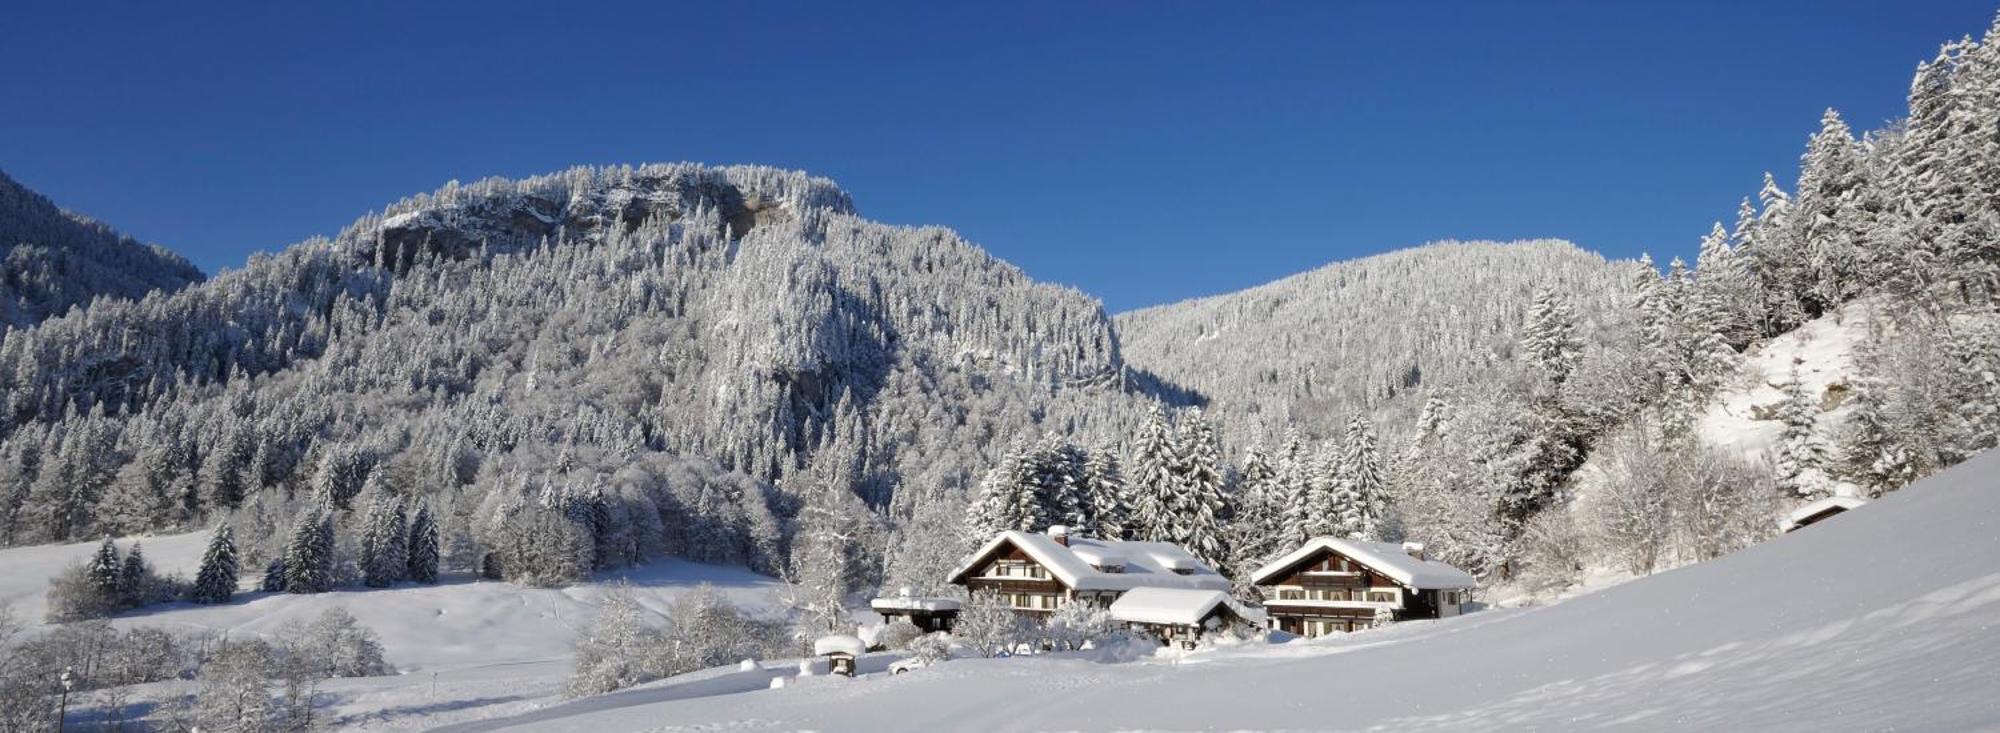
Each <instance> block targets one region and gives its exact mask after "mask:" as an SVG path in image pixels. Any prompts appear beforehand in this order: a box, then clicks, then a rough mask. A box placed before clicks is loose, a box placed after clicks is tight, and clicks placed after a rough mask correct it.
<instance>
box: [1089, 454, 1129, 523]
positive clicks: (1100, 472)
mask: <svg viewBox="0 0 2000 733" xmlns="http://www.w3.org/2000/svg"><path fill="white" fill-rule="evenodd" d="M1083 475H1084V487H1085V491H1086V493H1087V494H1088V495H1089V496H1090V506H1091V508H1092V509H1094V510H1095V512H1096V519H1097V521H1096V524H1095V525H1093V526H1088V527H1083V528H1081V529H1080V530H1079V531H1082V532H1085V533H1087V534H1090V535H1094V536H1097V537H1102V538H1104V539H1107V540H1122V539H1126V536H1127V531H1128V525H1129V524H1130V521H1131V520H1130V515H1131V507H1130V506H1129V504H1128V503H1127V501H1126V498H1125V497H1126V493H1127V489H1126V488H1125V476H1124V475H1123V474H1122V473H1120V471H1119V468H1118V454H1117V453H1116V452H1115V451H1113V450H1112V449H1110V448H1099V449H1097V450H1094V451H1091V452H1090V457H1089V458H1088V459H1087V460H1086V461H1085V462H1084V466H1083Z"/></svg>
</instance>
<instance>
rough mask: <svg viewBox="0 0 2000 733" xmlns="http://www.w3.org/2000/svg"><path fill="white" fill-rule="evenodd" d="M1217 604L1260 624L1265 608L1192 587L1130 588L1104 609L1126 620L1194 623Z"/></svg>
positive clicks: (1131, 621)
mask: <svg viewBox="0 0 2000 733" xmlns="http://www.w3.org/2000/svg"><path fill="white" fill-rule="evenodd" d="M1216 606H1228V607H1229V610H1230V611H1231V612H1232V613H1235V614H1236V615H1237V616H1238V617H1239V618H1242V619H1245V620H1247V621H1250V622H1251V623H1255V624H1259V625H1261V624H1263V622H1264V612H1263V611H1260V610H1257V609H1253V608H1250V607H1248V606H1245V605H1243V604H1241V603H1238V602H1237V601H1236V599H1234V598H1230V597H1229V594H1228V593H1225V592H1223V591H1219V590H1196V589H1192V588H1133V589H1132V590H1129V591H1126V592H1125V593H1124V595H1120V596H1118V600H1115V601H1112V602H1111V607H1110V608H1107V609H1105V612H1106V613H1108V614H1110V615H1111V618H1113V619H1116V620H1119V621H1124V622H1127V623H1138V624H1173V625H1178V626H1194V625H1196V624H1199V623H1201V620H1202V619H1203V618H1206V617H1207V616H1208V614H1209V613H1211V612H1213V611H1215V607H1216Z"/></svg>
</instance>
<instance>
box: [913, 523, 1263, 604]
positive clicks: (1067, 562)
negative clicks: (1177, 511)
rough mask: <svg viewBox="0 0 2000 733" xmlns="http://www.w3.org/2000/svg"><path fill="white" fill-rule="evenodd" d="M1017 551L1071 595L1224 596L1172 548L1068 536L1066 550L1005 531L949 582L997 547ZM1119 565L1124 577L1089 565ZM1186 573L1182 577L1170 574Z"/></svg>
mask: <svg viewBox="0 0 2000 733" xmlns="http://www.w3.org/2000/svg"><path fill="white" fill-rule="evenodd" d="M1008 545H1011V546H1013V547H1018V548H1020V549H1021V551H1022V552H1024V553H1026V554H1027V555H1028V557H1030V558H1033V559H1034V560H1035V562H1036V563H1038V564H1040V565H1041V566H1042V567H1043V568H1045V569H1047V570H1048V571H1049V574H1050V575H1053V576H1055V578H1056V580H1059V581H1061V582H1062V584H1063V585H1066V586H1069V587H1070V588H1072V589H1075V590H1115V591H1125V590H1131V589H1133V588H1146V587H1158V588H1196V589H1203V590H1228V589H1229V579H1228V578H1224V577H1222V575H1221V574H1220V573H1217V572H1215V570H1214V569H1213V568H1210V567H1209V566H1207V565H1205V564H1203V563H1202V562H1201V560H1200V559H1198V558H1196V557H1195V556H1194V555H1193V554H1191V553H1189V552H1188V551H1187V550H1184V549H1181V547H1180V546H1179V545H1176V544H1173V543H1171V542H1139V541H1135V540H1100V539H1092V538H1089V537H1078V536H1075V535H1071V536H1070V538H1069V546H1067V547H1065V546H1063V545H1062V544H1061V543H1058V542H1056V541H1055V539H1053V538H1051V537H1049V536H1048V535H1045V534H1036V533H1033V532H1021V531H1013V530H1010V531H1007V532H1001V533H1000V534H999V535H996V536H995V537H994V538H993V539H992V540H989V541H987V543H986V544H985V545H984V546H982V547H980V548H979V550H978V551H977V552H974V553H972V555H971V556H969V557H967V558H966V560H965V562H964V563H962V564H960V565H959V567H958V569H956V570H953V571H951V582H953V583H959V584H963V583H965V580H966V578H967V577H968V576H969V575H970V574H971V573H972V571H973V570H975V569H977V568H978V567H979V566H980V565H982V564H984V561H985V560H986V559H987V558H989V557H991V556H992V555H993V554H994V553H995V552H997V551H999V550H1000V548H1001V547H1003V546H1008ZM1093 561H1095V562H1098V563H1104V564H1114V565H1122V566H1123V567H1124V571H1123V572H1117V573H1107V572H1104V571H1102V570H1099V569H1098V568H1097V567H1096V566H1094V565H1092V564H1091V563H1092V562H1093ZM1176 569H1186V570H1187V571H1188V572H1187V574H1186V575H1182V574H1180V573H1177V572H1174V571H1175V570H1176Z"/></svg>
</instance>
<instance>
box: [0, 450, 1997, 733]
mask: <svg viewBox="0 0 2000 733" xmlns="http://www.w3.org/2000/svg"><path fill="white" fill-rule="evenodd" d="M200 543H201V541H200V537H199V536H182V537H170V538H156V539H149V540H147V547H148V548H149V553H151V554H153V555H154V556H155V558H156V560H158V561H159V562H160V563H161V564H162V565H164V566H166V567H168V568H169V569H182V570H185V569H186V568H187V567H188V566H189V565H191V564H192V557H193V555H194V553H195V552H196V551H197V550H198V547H199V545H200ZM88 550H89V546H88V545H71V546H66V547H63V548H54V547H39V548H21V549H15V550H7V551H5V552H0V568H5V573H4V575H0V593H4V594H5V595H4V596H0V600H5V601H6V602H10V603H13V604H15V605H17V606H19V607H22V608H23V609H24V610H26V609H27V608H36V607H38V606H39V601H38V600H37V599H35V598H33V597H32V596H34V595H36V594H38V593H39V592H40V583H41V581H39V580H37V579H38V578H45V577H46V576H47V575H48V574H49V573H53V572H54V571H55V570H57V569H59V568H60V567H61V566H62V565H64V564H66V563H68V562H72V561H74V560H75V559H76V558H80V557H82V556H83V555H84V554H86V553H87V552H88ZM1996 559H2000V452H1992V453H1988V454H1986V455H1982V456H1980V457H1978V458H1976V459H1974V460H1973V461H1971V462H1968V463H1967V464H1965V465H1962V466H1959V467H1958V468H1956V469H1953V470H1951V471H1948V472H1946V473H1944V474H1942V475H1939V476H1936V477H1933V478H1931V479H1927V480H1925V481H1921V482H1918V483H1917V484H1914V485H1912V486H1910V487H1908V488H1906V489H1904V490H1903V491H1900V492H1897V493H1895V494H1892V495H1890V496H1888V497H1886V498H1884V499H1882V500H1880V501H1877V502H1874V503H1871V504H1869V505H1867V506H1864V507H1861V508H1859V509H1856V510H1854V511H1851V512H1848V513H1846V514H1843V515H1841V516H1839V517H1836V518H1833V519H1830V520H1828V521H1826V522H1822V523H1820V524H1817V525H1814V526H1812V527H1808V528H1805V529H1803V530H1801V531H1798V532H1795V533H1792V534H1788V535H1785V536H1782V537H1780V538H1777V539H1775V540H1772V541H1770V542H1767V543H1764V544H1761V545H1757V546H1755V547H1751V548H1749V549H1746V550H1743V551H1741V552H1738V553H1736V554H1734V555H1730V556H1728V557H1724V558H1722V559H1720V560H1716V561H1713V562H1709V563H1703V564H1699V565H1694V566H1689V567H1685V568H1681V569H1678V570H1674V571H1670V572H1666V573H1661V574H1659V575H1655V576H1652V577H1648V578H1643V579H1640V580H1636V581H1633V582H1630V583H1626V584H1623V585H1620V586H1617V587H1613V588H1608V589H1605V590H1602V591H1599V592H1595V593H1591V594H1588V595H1583V596H1580V597H1576V598H1573V599H1570V600H1567V601H1564V602H1561V603H1557V604H1553V605H1548V606H1540V607H1531V608H1513V609H1504V610H1493V611H1485V612H1480V613H1474V614H1470V615H1467V616H1461V617H1458V618H1453V619H1448V620H1444V621H1427V622H1410V623H1404V624H1398V625H1396V626H1394V627H1391V628H1388V629H1383V630H1377V631H1370V632H1363V633H1359V634H1352V635H1346V636H1342V637H1339V638H1332V639H1323V640H1318V641H1294V642H1291V643H1286V644H1277V645H1267V644H1241V645H1236V646H1231V647H1226V648H1223V649H1218V650H1207V651H1201V652H1196V653H1192V654H1187V655H1171V654H1170V655H1163V656H1154V657H1144V656H1141V657H1139V658H1136V659H1134V658H1133V657H1132V655H1129V654H1127V655H1124V656H1120V655H1117V654H1096V655H1093V654H1088V653H1085V654H1054V655H1047V656H1040V657H1017V658H1013V659H993V660H972V659H962V660H956V661H952V662H947V663H944V664H941V665H937V666H933V667H930V668H926V669H919V670H916V671H914V672H912V673H909V674H903V675H893V676H892V675H889V674H888V673H887V672H886V669H887V665H888V663H889V662H891V661H893V660H894V659H895V656H894V655H886V654H874V655H869V656H867V657H864V658H863V659H862V664H861V670H862V672H863V674H862V675H861V676H860V677H858V678H855V679H846V678H839V677H827V676H825V675H824V674H823V673H822V674H820V675H816V676H812V677H807V678H798V677H797V676H796V675H797V667H796V664H795V663H793V662H790V661H785V660H774V661H766V662H764V663H762V664H758V665H752V666H750V667H748V668H744V667H736V666H732V667H727V668H721V669H713V670H706V671H703V672H698V673H694V674H690V675H684V676H681V677H677V678H674V679H670V680H663V681H660V682H656V683H653V684H650V685H644V686H641V687H637V688H633V689H631V690H624V691H620V692H616V693H612V694H610V695H603V696H597V697H591V698H584V699H581V700H564V699H562V698H561V697H560V695H559V694H558V690H559V687H560V684H561V680H562V678H563V677H564V675H565V674H566V673H567V671H568V660H567V656H568V653H569V645H570V643H571V641H572V638H573V633H574V632H573V628H574V627H575V626H576V625H578V624H579V623H581V622H582V621H583V620H585V619H586V618H587V616H588V614H589V613H591V608H592V606H593V602H594V600H595V599H596V598H597V597H598V596H599V595H600V594H601V592H602V589H601V586H599V585H595V584H593V585H587V586H583V587H579V588H573V589H568V590H564V591H542V590H528V589H521V588H516V587H513V586H508V585H503V584H498V583H474V582H459V583H452V584H447V585H443V586H438V587H426V588H408V587H406V588H399V589H393V590H387V591H368V592H350V593H331V594H325V595H319V596H253V597H251V598H248V599H245V600H243V601H242V602H239V603H237V604H231V605H228V606H221V607H193V606H185V605H178V606H169V607H163V608H161V609H159V610H155V611H153V612H150V613H146V614H143V615H139V616H135V617H128V618H126V619H123V620H121V621H120V623H152V624H161V625H167V626H176V625H178V626H200V627H206V628H214V629H231V630H232V633H244V632H250V633H255V632H262V631H267V630H269V629H271V628H273V627H275V626H277V625H278V624H281V623H283V622H284V621H285V620H286V619H289V618H295V617H299V616H303V615H307V614H309V613H316V612H317V611H318V610H319V609H322V608H325V607H327V606H330V605H341V606H344V607H346V608H347V609H349V610H350V611H352V612H353V613H354V614H355V615H356V616H358V617H360V618H361V620H362V621H363V622H365V623H367V624H368V625H370V626H372V627H374V628H375V629H376V630H377V631H378V632H379V633H380V634H381V636H382V638H383V641H384V645H385V647H386V648H387V651H388V654H389V657H390V659H391V661H392V662H394V663H395V664H397V665H398V666H399V667H400V668H401V669H402V671H403V674H400V675H397V676H391V677H380V678H368V679H350V680H334V681H332V682H330V683H329V684H328V685H327V686H326V688H325V690H326V692H327V693H329V697H330V699H332V700H333V701H334V702H333V703H332V708H333V710H332V713H333V714H334V716H335V718H334V719H335V720H336V721H337V723H338V724H339V726H340V727H342V728H354V729H370V730H420V729H429V728H433V727H438V726H454V728H452V729H454V730H460V731H499V730H523V731H529V730H555V731H589V732H590V733H610V732H612V731H661V730H726V729H775V730H794V729H816V730H829V731H849V730H852V731H895V730H910V731H943V730H1046V729H1075V730H1114V729H1117V730H1189V729H1267V730H1268V729H1316V730H1317V729H1396V730H1403V729H1447V728H1449V729H1467V728H1472V729H1494V728H1508V729H1518V728H1579V727H1616V728H1621V729H1666V728H1673V729H1697V730H1749V729H1756V730H1769V729H1779V730H1825V729H1839V730H1872V729H1884V728H1898V729H1923V730H1964V729H1985V728H1995V727H2000V695H1996V694H1995V691H1996V690H2000V665H1996V664H1994V663H1993V661H1992V660H1993V659H1995V658H2000V621H1996V620H1995V619H1996V618H2000V562H1996ZM626 577H628V578H630V580H631V581H632V582H633V583H634V585H635V586H637V589H638V595H639V596H640V598H641V599H642V602H643V603H646V604H647V605H649V606H656V605H657V604H659V603H662V602H664V601H665V600H667V599H669V598H671V597H672V596H673V595H674V594H676V593H679V592H681V591H683V590H685V589H686V588H688V587H690V586H691V585H692V584H693V583H696V582H701V581H706V582H712V583H714V584H716V585H717V586H718V587H721V588H723V589H724V590H725V592H727V593H728V594H729V595H730V596H731V597H732V598H734V599H736V600H737V601H738V602H740V603H744V604H747V605H757V604H763V603H769V602H771V592H772V590H773V588H772V581H769V580H768V579H765V578H761V577H759V576H755V575H752V574H750V573H747V572H745V571H741V570H734V569H727V568H714V567H709V566H701V565H692V564H688V563H681V562H673V561H667V562H662V563H656V564H654V565H650V566H647V567H645V568H641V569H638V570H635V571H633V572H631V573H629V574H627V576H626ZM822 672H823V667H822ZM777 679H782V680H783V683H782V685H783V686H782V687H780V688H777V689H773V688H772V683H773V680H777ZM185 688H186V683H168V684H164V685H159V686H154V687H153V688H152V689H151V690H149V692H152V693H160V692H165V691H168V690H173V689H185ZM86 704H87V703H86Z"/></svg>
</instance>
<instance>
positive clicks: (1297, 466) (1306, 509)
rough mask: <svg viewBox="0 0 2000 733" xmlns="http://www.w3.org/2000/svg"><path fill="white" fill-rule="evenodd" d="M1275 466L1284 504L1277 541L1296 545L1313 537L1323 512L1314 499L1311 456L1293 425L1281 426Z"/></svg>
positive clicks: (1279, 494)
mask: <svg viewBox="0 0 2000 733" xmlns="http://www.w3.org/2000/svg"><path fill="white" fill-rule="evenodd" d="M1276 468H1277V474H1278V476H1277V483H1278V488H1277V492H1278V497H1279V500H1280V501H1281V502H1282V503H1283V507H1284V509H1283V512H1282V514H1281V519H1280V531H1279V533H1278V536H1277V542H1278V544H1279V545H1280V546H1281V547H1285V548H1292V547H1298V546H1300V545H1303V544H1305V541H1306V540H1307V539H1310V538H1311V537H1313V534H1314V532H1315V530H1317V529H1318V527H1317V526H1316V525H1317V523H1318V522H1320V521H1321V520H1322V518H1323V516H1324V515H1323V514H1322V513H1321V512H1320V511H1319V507H1318V505H1316V504H1315V503H1314V502H1315V501H1317V500H1318V499H1319V498H1320V492H1319V491H1318V487H1319V483H1318V482H1317V481H1315V480H1314V478H1313V477H1314V475H1315V474H1316V471H1315V470H1314V464H1313V457H1312V454H1311V453H1309V452H1308V451H1307V450H1306V446H1305V439H1304V438H1301V437H1300V436H1299V433H1298V431H1297V430H1296V429H1292V428H1287V429H1286V430H1285V442H1284V443H1283V444H1282V445H1281V446H1280V447H1279V449H1278V465H1277V467H1276Z"/></svg>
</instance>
